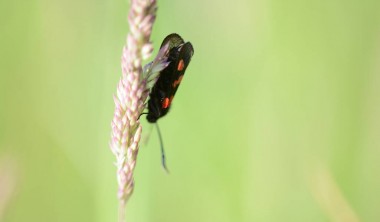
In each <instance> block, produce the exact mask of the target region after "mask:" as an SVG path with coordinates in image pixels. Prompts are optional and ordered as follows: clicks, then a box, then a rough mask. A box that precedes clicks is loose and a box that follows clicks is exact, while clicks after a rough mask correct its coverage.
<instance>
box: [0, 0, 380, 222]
mask: <svg viewBox="0 0 380 222" xmlns="http://www.w3.org/2000/svg"><path fill="white" fill-rule="evenodd" d="M158 5H159V10H158V16H157V20H156V23H155V26H154V30H153V35H152V39H153V41H154V45H155V53H156V52H157V47H159V45H160V44H161V41H162V39H163V38H164V37H165V36H166V35H167V34H169V33H172V32H177V33H179V34H181V35H182V36H183V37H184V38H185V39H186V40H189V41H191V42H192V44H193V45H194V48H195V54H194V57H193V59H192V62H191V64H190V66H189V68H188V69H187V73H186V77H185V80H184V81H183V82H182V85H181V87H180V88H181V89H180V90H179V91H178V93H177V95H176V98H175V100H174V104H173V107H172V109H171V112H170V115H168V116H167V117H165V118H163V119H162V120H160V121H159V124H160V127H161V130H162V133H163V138H164V143H165V148H166V153H167V158H168V159H167V161H168V166H169V169H170V171H171V173H170V174H169V175H168V174H166V173H165V172H164V170H163V169H162V167H161V163H160V149H159V141H158V139H157V134H156V132H155V131H153V133H152V136H151V139H150V141H149V143H148V145H142V146H141V147H140V152H139V156H138V163H137V167H136V170H135V183H136V187H135V192H134V194H133V196H132V198H131V199H130V201H129V203H128V205H127V221H136V222H137V221H138V222H144V221H166V222H168V221H182V222H184V221H220V222H224V221H233V222H235V221H243V222H248V221H249V222H250V221H289V222H295V221H299V222H305V221H374V222H375V221H376V222H377V221H380V211H379V206H380V97H379V95H380V13H379V10H380V1H378V0H364V1H343V0H322V1H301V0H290V1H281V0H271V1H265V0H236V1H227V0H222V1H217V0H212V1H202V0H194V1H164V0H159V1H158ZM128 8H129V3H128V1H126V0H107V1H101V0H81V1H74V0H68V1H50V0H29V1H22V0H15V1H6V0H3V1H0V29H1V30H0V221H7V222H20V221H49V222H50V221H99V222H103V221H117V208H118V206H117V205H118V202H117V199H116V191H117V184H116V177H115V174H116V172H115V166H114V165H113V163H114V162H115V158H114V156H113V155H112V153H111V151H110V150H109V148H108V142H109V139H110V131H111V128H110V122H111V119H112V116H113V110H114V104H113V100H112V95H113V94H114V93H115V92H116V84H117V82H118V80H119V78H120V76H121V70H120V56H121V51H122V47H123V45H124V41H125V36H126V34H127V32H128V26H127V22H126V17H127V12H128ZM143 124H144V127H145V128H144V130H143V132H144V133H146V132H147V131H148V130H147V129H149V125H148V124H147V123H146V121H145V120H144V123H143Z"/></svg>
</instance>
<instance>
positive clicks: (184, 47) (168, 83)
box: [146, 33, 194, 123]
mask: <svg viewBox="0 0 380 222" xmlns="http://www.w3.org/2000/svg"><path fill="white" fill-rule="evenodd" d="M166 44H169V55H168V60H167V61H168V62H170V63H169V65H168V66H167V67H166V68H164V69H163V70H162V71H161V72H160V74H159V77H158V79H157V81H156V83H155V84H154V86H153V88H152V90H151V92H150V94H149V101H148V115H147V117H146V118H147V120H148V122H150V123H155V122H156V121H157V120H158V119H159V118H161V117H163V116H165V115H166V114H167V113H168V111H169V108H170V105H171V103H172V101H173V98H174V95H175V93H176V92H177V89H178V86H179V85H180V83H181V81H182V78H183V76H184V74H185V71H186V68H187V66H188V65H189V63H190V60H191V57H192V56H193V54H194V49H193V46H192V45H191V43H190V42H186V43H185V42H184V40H183V39H182V38H181V36H179V35H178V34H175V33H173V34H170V35H168V36H167V37H166V38H165V39H164V41H163V42H162V44H161V48H162V47H163V46H164V45H166Z"/></svg>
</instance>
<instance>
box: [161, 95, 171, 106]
mask: <svg viewBox="0 0 380 222" xmlns="http://www.w3.org/2000/svg"><path fill="white" fill-rule="evenodd" d="M169 105H170V100H169V98H167V97H166V98H164V100H163V101H162V108H163V109H166V108H168V107H169Z"/></svg>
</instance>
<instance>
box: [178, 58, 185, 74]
mask: <svg viewBox="0 0 380 222" xmlns="http://www.w3.org/2000/svg"><path fill="white" fill-rule="evenodd" d="M184 67H185V62H184V61H183V59H181V60H179V63H178V67H177V70H178V71H182V70H183V68H184Z"/></svg>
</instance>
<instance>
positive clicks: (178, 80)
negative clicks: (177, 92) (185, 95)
mask: <svg viewBox="0 0 380 222" xmlns="http://www.w3.org/2000/svg"><path fill="white" fill-rule="evenodd" d="M182 78H183V75H182V76H180V77H179V78H178V79H177V80H175V81H174V82H173V87H174V88H175V87H177V86H178V85H179V84H180V83H181V81H182Z"/></svg>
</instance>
